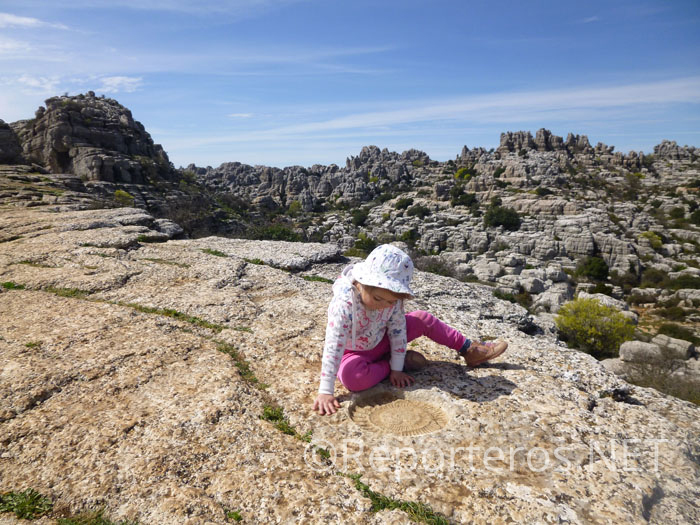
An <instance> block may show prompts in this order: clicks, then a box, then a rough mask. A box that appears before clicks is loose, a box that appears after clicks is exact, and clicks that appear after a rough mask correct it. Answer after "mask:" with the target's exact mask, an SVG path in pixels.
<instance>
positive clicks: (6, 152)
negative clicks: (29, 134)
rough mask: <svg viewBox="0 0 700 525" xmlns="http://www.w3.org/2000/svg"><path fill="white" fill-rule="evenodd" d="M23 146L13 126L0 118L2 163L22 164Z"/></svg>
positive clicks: (0, 158) (0, 156) (0, 153)
mask: <svg viewBox="0 0 700 525" xmlns="http://www.w3.org/2000/svg"><path fill="white" fill-rule="evenodd" d="M21 162H22V147H21V146H20V144H19V141H18V140H17V135H15V132H14V131H13V130H12V128H11V127H10V126H9V125H8V124H7V123H5V121H4V120H2V119H0V164H20V163H21Z"/></svg>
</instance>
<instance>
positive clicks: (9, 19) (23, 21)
mask: <svg viewBox="0 0 700 525" xmlns="http://www.w3.org/2000/svg"><path fill="white" fill-rule="evenodd" d="M0 27H24V28H37V27H53V28H54V29H68V26H65V25H63V24H55V23H51V22H44V21H43V20H39V19H38V18H32V17H29V16H17V15H13V14H11V13H0Z"/></svg>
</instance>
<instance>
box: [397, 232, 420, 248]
mask: <svg viewBox="0 0 700 525" xmlns="http://www.w3.org/2000/svg"><path fill="white" fill-rule="evenodd" d="M418 239H419V235H418V232H417V231H416V230H415V229H413V228H411V229H410V230H406V231H405V232H403V233H402V234H401V235H400V236H399V240H400V241H402V242H405V243H406V244H408V245H409V246H414V245H415V244H416V241H417V240H418Z"/></svg>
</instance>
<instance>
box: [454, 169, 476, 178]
mask: <svg viewBox="0 0 700 525" xmlns="http://www.w3.org/2000/svg"><path fill="white" fill-rule="evenodd" d="M476 175H477V173H476V170H475V169H474V167H473V166H470V167H467V166H465V167H463V168H459V169H458V170H457V171H456V172H455V179H457V180H463V181H468V180H469V179H471V178H472V177H475V176H476Z"/></svg>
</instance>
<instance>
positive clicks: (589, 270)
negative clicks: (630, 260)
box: [576, 256, 608, 281]
mask: <svg viewBox="0 0 700 525" xmlns="http://www.w3.org/2000/svg"><path fill="white" fill-rule="evenodd" d="M576 275H577V276H580V277H589V278H591V279H593V280H596V281H605V280H606V279H607V278H608V265H607V263H606V262H605V261H604V260H603V259H602V258H601V257H591V256H589V257H586V258H585V259H582V260H581V261H579V263H578V265H576Z"/></svg>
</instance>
